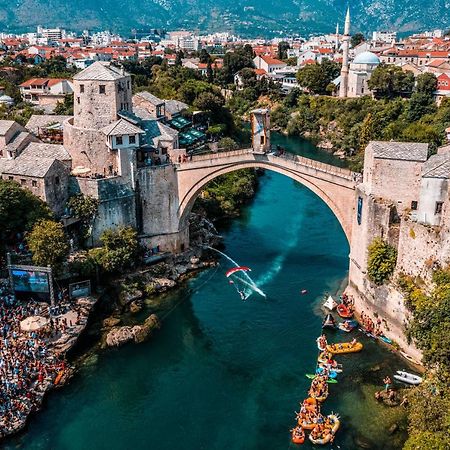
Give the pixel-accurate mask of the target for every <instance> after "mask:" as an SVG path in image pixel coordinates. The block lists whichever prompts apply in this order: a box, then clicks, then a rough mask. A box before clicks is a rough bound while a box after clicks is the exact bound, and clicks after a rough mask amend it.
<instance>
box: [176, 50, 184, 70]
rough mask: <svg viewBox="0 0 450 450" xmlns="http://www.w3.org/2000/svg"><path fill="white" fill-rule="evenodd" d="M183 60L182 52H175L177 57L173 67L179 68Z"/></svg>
mask: <svg viewBox="0 0 450 450" xmlns="http://www.w3.org/2000/svg"><path fill="white" fill-rule="evenodd" d="M183 58H184V53H183V51H182V50H179V51H178V52H177V56H176V57H175V67H180V66H181V64H182V62H183Z"/></svg>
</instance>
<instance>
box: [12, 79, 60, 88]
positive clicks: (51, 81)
mask: <svg viewBox="0 0 450 450" xmlns="http://www.w3.org/2000/svg"><path fill="white" fill-rule="evenodd" d="M64 80H65V78H31V79H30V80H27V81H25V82H24V83H22V84H20V85H19V86H20V87H28V86H31V85H33V86H44V85H47V86H54V85H55V84H58V83H59V82H61V81H64Z"/></svg>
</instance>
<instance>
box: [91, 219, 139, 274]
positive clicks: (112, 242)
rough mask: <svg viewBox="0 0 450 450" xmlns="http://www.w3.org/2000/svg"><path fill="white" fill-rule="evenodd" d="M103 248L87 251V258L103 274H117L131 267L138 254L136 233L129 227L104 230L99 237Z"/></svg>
mask: <svg viewBox="0 0 450 450" xmlns="http://www.w3.org/2000/svg"><path fill="white" fill-rule="evenodd" d="M100 240H101V242H102V244H103V247H99V248H94V249H91V250H90V251H89V256H90V258H92V259H93V260H94V261H95V263H96V264H97V265H98V266H100V267H101V268H102V269H103V270H104V271H105V272H119V271H123V270H125V269H129V268H131V267H133V266H134V265H135V264H136V263H137V262H138V258H139V254H140V247H139V242H138V238H137V232H136V231H135V230H134V229H133V228H131V227H120V228H118V229H117V230H106V231H104V232H103V233H102V235H101V236H100Z"/></svg>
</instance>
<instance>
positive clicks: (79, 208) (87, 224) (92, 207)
mask: <svg viewBox="0 0 450 450" xmlns="http://www.w3.org/2000/svg"><path fill="white" fill-rule="evenodd" d="M98 205H99V201H98V200H97V199H96V198H94V197H91V196H89V195H84V194H77V195H74V196H72V197H70V199H69V201H68V202H67V206H68V207H69V208H70V209H71V211H72V213H73V214H74V215H75V217H78V218H79V219H80V222H81V229H80V233H81V237H82V239H87V237H88V235H89V232H90V228H91V227H92V225H93V222H94V219H95V216H96V215H97V212H98Z"/></svg>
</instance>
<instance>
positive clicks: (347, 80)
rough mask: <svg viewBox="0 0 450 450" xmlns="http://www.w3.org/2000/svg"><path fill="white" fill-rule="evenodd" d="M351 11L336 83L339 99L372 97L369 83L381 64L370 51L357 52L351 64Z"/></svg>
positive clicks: (348, 15)
mask: <svg viewBox="0 0 450 450" xmlns="http://www.w3.org/2000/svg"><path fill="white" fill-rule="evenodd" d="M349 47H350V9H347V15H346V17H345V28H344V37H343V42H342V68H341V75H340V77H339V78H338V79H337V80H336V81H335V82H334V83H335V84H338V85H339V97H362V96H363V95H371V92H370V90H369V86H368V85H367V81H368V80H369V79H370V77H371V75H372V72H373V71H374V70H375V69H376V68H377V66H378V65H379V64H380V59H379V58H378V56H377V55H375V53H372V52H370V51H367V50H366V51H357V52H356V57H355V59H354V60H353V61H352V62H351V63H350V61H349V52H350V48H349Z"/></svg>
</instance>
